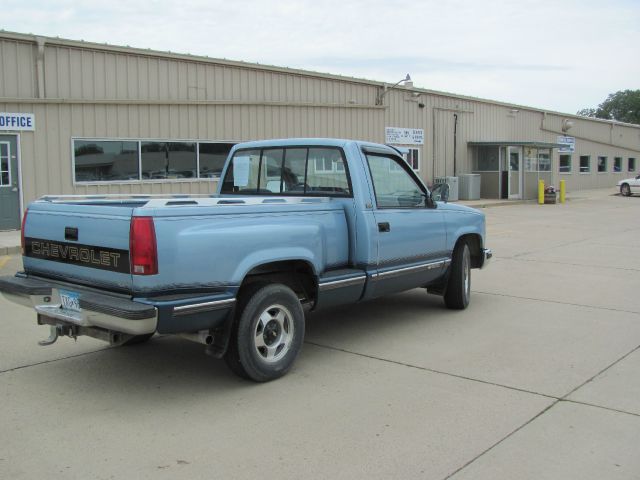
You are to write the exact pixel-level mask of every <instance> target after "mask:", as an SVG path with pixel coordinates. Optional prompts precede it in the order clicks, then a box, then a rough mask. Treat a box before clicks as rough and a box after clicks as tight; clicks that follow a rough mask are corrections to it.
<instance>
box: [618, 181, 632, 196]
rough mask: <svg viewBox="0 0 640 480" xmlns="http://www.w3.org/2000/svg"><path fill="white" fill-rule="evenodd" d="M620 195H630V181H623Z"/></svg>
mask: <svg viewBox="0 0 640 480" xmlns="http://www.w3.org/2000/svg"><path fill="white" fill-rule="evenodd" d="M620 195H622V196H623V197H628V196H630V195H631V187H629V184H628V183H623V184H622V185H620Z"/></svg>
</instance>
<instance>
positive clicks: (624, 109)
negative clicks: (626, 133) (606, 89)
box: [577, 90, 640, 125]
mask: <svg viewBox="0 0 640 480" xmlns="http://www.w3.org/2000/svg"><path fill="white" fill-rule="evenodd" d="M577 114H578V115H581V116H583V117H593V118H604V119H606V120H617V121H618V122H625V123H635V124H639V125H640V90H620V91H618V92H616V93H611V94H609V96H608V97H607V99H606V100H605V101H604V102H602V103H601V104H600V105H598V108H583V109H582V110H579V111H578V112H577Z"/></svg>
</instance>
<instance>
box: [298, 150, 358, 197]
mask: <svg viewBox="0 0 640 480" xmlns="http://www.w3.org/2000/svg"><path fill="white" fill-rule="evenodd" d="M308 162H309V165H315V166H316V168H315V169H310V170H307V180H306V183H307V185H306V191H307V192H309V191H311V192H314V193H329V194H336V193H337V194H349V193H350V192H349V182H348V180H347V175H346V172H345V169H344V159H343V158H342V152H341V151H340V150H338V149H336V148H310V149H309V159H308ZM318 165H322V169H318V168H317V167H318ZM338 165H341V168H340V169H338Z"/></svg>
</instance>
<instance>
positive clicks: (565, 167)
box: [560, 155, 571, 173]
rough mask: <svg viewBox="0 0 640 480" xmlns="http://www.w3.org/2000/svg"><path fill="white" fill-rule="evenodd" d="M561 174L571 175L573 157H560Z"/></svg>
mask: <svg viewBox="0 0 640 480" xmlns="http://www.w3.org/2000/svg"><path fill="white" fill-rule="evenodd" d="M560 173H571V155H560Z"/></svg>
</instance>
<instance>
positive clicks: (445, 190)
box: [431, 183, 449, 203]
mask: <svg viewBox="0 0 640 480" xmlns="http://www.w3.org/2000/svg"><path fill="white" fill-rule="evenodd" d="M431 198H432V199H433V200H435V201H441V202H444V203H447V201H448V200H449V184H448V183H439V184H437V185H436V186H435V187H433V190H431Z"/></svg>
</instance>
